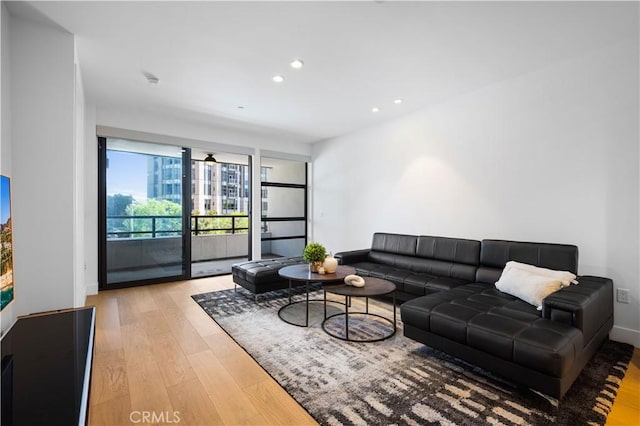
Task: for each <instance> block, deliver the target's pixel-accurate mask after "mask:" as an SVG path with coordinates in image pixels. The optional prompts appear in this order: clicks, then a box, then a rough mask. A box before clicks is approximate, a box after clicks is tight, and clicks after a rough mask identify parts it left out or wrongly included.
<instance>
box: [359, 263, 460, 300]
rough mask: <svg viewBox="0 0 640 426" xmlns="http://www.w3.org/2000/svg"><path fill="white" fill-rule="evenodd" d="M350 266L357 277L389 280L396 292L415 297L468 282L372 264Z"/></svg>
mask: <svg viewBox="0 0 640 426" xmlns="http://www.w3.org/2000/svg"><path fill="white" fill-rule="evenodd" d="M351 266H353V267H354V268H356V274H358V275H362V276H365V277H376V278H382V279H385V280H389V281H391V282H393V283H394V284H395V285H396V287H397V289H398V291H402V292H405V293H409V294H412V295H415V296H424V295H425V294H429V293H433V292H435V291H442V290H449V289H451V288H454V287H457V286H460V285H463V284H467V283H468V281H465V280H462V279H455V278H443V277H437V276H435V275H431V274H425V273H417V272H413V271H410V270H408V269H403V268H397V267H393V266H389V265H383V264H380V263H374V262H359V263H354V264H352V265H351Z"/></svg>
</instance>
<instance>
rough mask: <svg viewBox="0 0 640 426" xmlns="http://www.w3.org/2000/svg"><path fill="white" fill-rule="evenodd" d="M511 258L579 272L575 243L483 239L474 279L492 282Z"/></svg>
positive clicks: (540, 265) (496, 279) (535, 264)
mask: <svg viewBox="0 0 640 426" xmlns="http://www.w3.org/2000/svg"><path fill="white" fill-rule="evenodd" d="M510 260H515V261H516V262H522V263H528V264H529V265H534V266H539V267H541V268H548V269H556V270H559V271H569V272H573V273H574V274H576V275H577V273H578V247H576V246H574V245H569V244H548V243H526V242H520V241H505V240H482V244H481V248H480V267H479V268H478V272H477V274H476V281H478V282H483V283H488V284H494V283H495V282H496V281H498V279H499V278H500V274H502V270H503V269H504V267H505V265H506V264H507V262H508V261H510Z"/></svg>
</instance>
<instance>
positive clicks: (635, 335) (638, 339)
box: [609, 325, 640, 348]
mask: <svg viewBox="0 0 640 426" xmlns="http://www.w3.org/2000/svg"><path fill="white" fill-rule="evenodd" d="M609 338H610V339H611V340H615V341H616V342H622V343H628V344H630V345H633V346H635V347H636V348H640V331H638V330H632V329H630V328H624V327H619V326H615V325H614V326H613V328H612V329H611V332H610V333H609Z"/></svg>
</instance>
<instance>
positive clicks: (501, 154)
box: [313, 39, 640, 346]
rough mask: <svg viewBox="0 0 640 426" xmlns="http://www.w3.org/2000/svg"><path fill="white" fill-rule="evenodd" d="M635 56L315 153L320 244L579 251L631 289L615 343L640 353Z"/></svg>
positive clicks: (598, 271) (466, 100)
mask: <svg viewBox="0 0 640 426" xmlns="http://www.w3.org/2000/svg"><path fill="white" fill-rule="evenodd" d="M638 52H639V45H638V40H637V39H632V40H628V41H626V42H623V43H620V44H616V45H612V46H609V47H607V48H605V49H602V50H598V51H593V52H591V53H590V54H588V55H584V56H580V57H575V58H571V59H568V60H566V61H564V62H562V63H558V64H556V65H554V66H551V67H548V68H545V69H542V70H539V71H536V72H532V73H529V74H526V75H523V76H520V77H518V78H514V79H511V80H508V81H504V82H501V83H499V84H495V85H492V86H490V87H485V88H483V89H480V90H477V91H474V92H472V93H468V94H466V95H464V96H461V97H458V98H455V99H452V100H450V101H448V102H446V103H443V104H440V105H438V106H437V107H434V108H431V109H426V110H420V111H417V112H415V113H412V114H410V115H407V116H404V117H402V118H400V119H396V120H393V121H390V122H387V123H385V124H382V125H379V126H376V127H372V128H368V129H364V130H361V131H358V132H354V133H352V134H349V135H346V136H343V137H339V138H335V139H331V140H328V141H324V142H321V143H317V144H316V145H315V146H314V176H313V178H314V188H313V190H314V191H313V197H314V199H313V205H314V208H313V220H314V231H313V235H314V237H315V238H316V239H317V240H319V241H321V242H323V243H324V244H325V245H327V246H330V247H335V248H336V249H340V250H347V249H357V248H365V247H370V245H371V236H372V233H373V232H376V231H387V232H400V233H409V234H423V235H441V236H450V237H463V238H475V239H483V238H504V239H512V240H524V241H541V242H555V243H570V244H576V245H577V246H578V247H579V249H580V265H579V272H580V273H581V274H583V275H586V274H594V275H602V276H606V277H610V278H612V279H613V280H614V285H615V287H616V288H627V289H629V290H630V292H631V303H630V304H619V303H615V328H614V331H613V333H612V337H613V338H616V339H618V340H622V341H626V342H630V343H633V344H635V345H636V346H640V331H639V330H640V315H639V314H638V312H639V302H638V300H639V297H640V284H639V281H640V274H639V270H638V261H639V248H638V235H639V232H640V230H639V226H638V215H639V201H640V200H639V176H638V165H639V155H640V154H639V152H638V145H639V134H638V133H639V130H638V128H639V118H638V117H639V113H640V111H639V106H638V96H639V95H638V92H639V87H638V75H639V73H638V61H639V53H638ZM410 102H411V99H410V95H407V103H410Z"/></svg>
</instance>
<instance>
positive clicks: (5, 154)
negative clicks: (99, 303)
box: [0, 2, 16, 333]
mask: <svg viewBox="0 0 640 426" xmlns="http://www.w3.org/2000/svg"><path fill="white" fill-rule="evenodd" d="M0 22H1V24H0V42H1V47H0V53H1V55H2V59H1V67H0V68H1V70H0V81H1V82H2V84H1V88H0V97H1V98H2V101H1V103H0V115H1V116H2V124H1V125H0V134H1V136H0V174H3V175H5V176H10V177H11V176H12V167H11V90H10V89H11V85H10V84H9V82H10V79H11V72H10V71H11V68H10V66H9V64H10V43H9V25H10V20H9V11H8V10H7V6H6V5H5V4H4V2H3V3H0ZM14 297H15V295H14ZM14 300H15V299H14ZM14 304H15V302H14V303H11V304H9V305H7V306H6V307H5V308H4V310H3V311H2V312H1V313H0V330H1V331H2V333H4V332H5V331H7V329H8V328H9V327H10V326H11V324H13V322H14V321H15V319H16V314H14V311H13V306H14Z"/></svg>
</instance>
